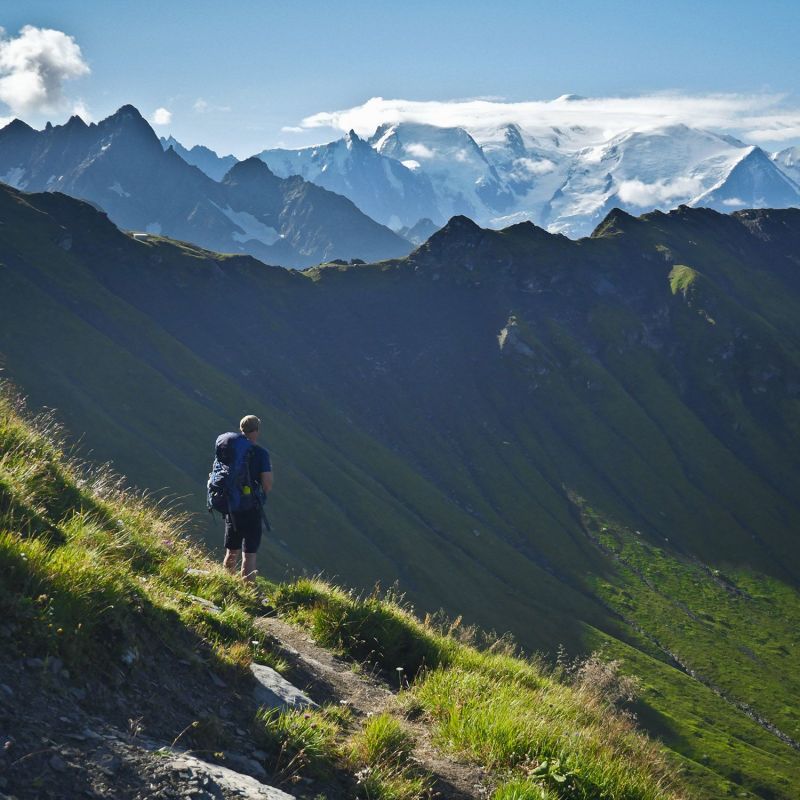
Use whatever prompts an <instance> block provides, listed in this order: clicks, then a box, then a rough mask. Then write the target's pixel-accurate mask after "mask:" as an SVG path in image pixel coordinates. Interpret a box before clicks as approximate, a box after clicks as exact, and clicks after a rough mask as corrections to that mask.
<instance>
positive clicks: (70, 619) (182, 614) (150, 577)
mask: <svg viewBox="0 0 800 800" xmlns="http://www.w3.org/2000/svg"><path fill="white" fill-rule="evenodd" d="M3 389H4V392H3V394H1V395H0V611H2V617H3V632H2V634H0V635H2V636H8V632H9V631H13V632H14V634H15V635H14V638H13V639H11V638H9V639H8V640H7V642H6V645H5V647H4V649H3V657H4V658H9V657H10V658H15V657H30V656H39V657H42V658H48V659H49V658H56V657H58V658H61V659H62V660H63V663H64V664H65V665H66V666H67V667H68V668H69V669H70V670H71V671H72V672H73V674H76V675H81V676H82V678H83V679H84V680H88V681H89V682H102V681H106V680H111V678H112V673H114V672H118V671H119V666H118V665H119V664H120V662H121V660H122V657H123V655H124V654H126V653H135V654H136V656H135V658H136V659H137V661H138V663H137V669H138V670H146V669H147V668H148V665H149V661H150V659H151V657H152V656H153V655H154V653H155V652H156V651H158V652H159V653H160V658H161V661H160V662H159V663H161V664H162V667H161V668H162V669H163V664H164V661H163V658H164V655H163V654H164V652H169V653H172V654H173V655H174V658H175V660H176V661H177V660H178V659H179V658H181V657H182V656H189V658H190V660H189V661H187V662H186V663H191V664H194V665H195V667H196V668H197V669H198V671H199V672H200V673H202V674H203V675H205V673H206V670H207V669H211V670H213V671H215V672H219V673H221V674H223V675H225V676H226V678H227V679H228V680H230V681H236V680H237V679H241V678H243V677H244V676H245V675H246V671H247V667H248V665H249V663H250V662H251V660H253V659H255V660H258V661H261V662H267V663H270V662H271V663H275V664H276V665H277V666H280V664H277V662H276V661H275V659H274V657H273V656H271V654H270V652H269V651H268V650H266V649H265V647H264V645H263V643H262V642H261V641H260V640H261V636H260V635H259V634H258V632H257V629H256V627H255V625H254V615H255V614H256V613H258V610H259V608H260V607H261V606H260V603H259V601H258V591H259V590H264V589H268V590H269V592H270V594H271V595H273V596H274V597H275V598H276V603H277V604H278V606H279V607H280V608H281V609H283V610H284V611H285V612H287V613H290V614H292V615H293V616H295V617H297V618H298V619H300V620H302V621H305V622H307V623H309V624H312V625H314V624H316V625H317V628H316V630H317V633H318V635H319V636H320V638H321V639H325V638H326V637H327V640H328V641H329V642H330V643H331V644H335V645H337V646H339V647H340V648H344V649H345V650H346V651H349V652H351V654H354V655H362V656H363V655H366V653H361V651H360V650H359V648H361V650H363V648H364V646H365V645H366V646H367V647H369V648H371V649H372V652H373V656H374V655H375V652H376V651H375V648H377V649H378V650H379V651H380V655H379V656H378V658H379V662H380V665H381V666H382V667H384V668H385V667H387V666H388V665H389V664H390V663H392V664H393V663H395V662H396V661H397V660H398V659H399V660H402V661H404V663H405V664H407V666H408V669H409V675H411V672H412V670H413V673H414V674H418V679H417V680H415V681H413V684H412V686H411V688H410V691H409V692H408V693H407V694H406V697H405V700H404V704H405V707H406V708H407V710H409V711H412V710H413V709H414V707H416V708H417V710H419V707H420V706H422V707H425V708H428V709H429V710H430V712H431V714H432V715H433V718H434V719H435V724H436V727H437V732H438V736H439V739H440V741H441V744H442V747H443V748H444V749H448V748H450V749H456V750H458V751H459V752H462V753H464V754H466V755H468V756H469V757H471V758H472V759H474V760H476V761H477V762H478V763H481V764H483V765H485V766H486V768H487V769H489V770H490V771H492V772H493V773H494V774H495V775H496V777H497V779H498V780H500V781H501V782H504V781H505V780H506V778H509V779H510V781H511V782H512V783H513V785H518V784H519V783H520V781H522V782H523V783H524V784H525V786H526V792H527V793H526V794H525V795H523V796H525V797H536V798H552V800H557V799H558V798H574V799H576V800H577V799H578V798H589V797H598V796H603V797H607V798H609V800H624V799H629V800H677V798H678V797H679V796H681V795H680V791H681V790H680V785H679V782H678V781H677V780H676V779H675V776H674V774H673V772H674V770H673V768H672V767H671V766H670V764H669V762H668V761H667V760H666V759H665V757H664V754H663V753H662V752H661V751H660V750H659V748H658V747H656V746H655V745H653V744H652V743H651V742H649V741H647V739H646V738H645V737H644V736H642V735H641V734H640V733H638V732H637V731H635V730H634V728H633V727H632V725H631V724H630V721H629V720H628V719H627V718H626V717H624V716H621V715H619V714H618V713H617V712H616V711H615V710H614V708H613V706H611V705H610V704H609V696H608V694H607V693H606V694H603V693H602V692H600V691H598V690H596V689H595V688H593V687H592V686H590V685H588V684H587V683H586V682H585V681H583V682H581V681H576V682H574V683H573V684H572V685H569V684H566V683H564V682H561V681H559V680H557V679H555V678H554V677H553V676H552V675H551V674H548V673H547V672H546V671H545V670H543V669H542V668H541V666H540V665H537V664H536V663H533V662H527V661H524V660H521V659H515V658H512V657H510V656H508V655H502V654H492V653H490V652H486V651H478V650H476V649H475V648H473V647H470V646H468V645H465V644H463V643H461V642H459V641H457V640H456V639H455V638H453V637H450V636H445V635H442V634H441V633H438V632H436V631H435V630H434V629H433V628H432V627H431V626H426V625H424V624H422V623H421V622H420V621H419V620H417V619H415V618H414V617H412V616H411V615H410V614H409V613H408V612H407V611H405V610H403V609H402V608H400V607H399V606H398V605H396V604H395V603H393V602H392V601H381V600H378V599H377V598H375V597H373V598H371V599H369V600H367V601H358V600H354V599H353V597H352V596H351V595H348V594H345V593H344V592H342V591H340V590H335V589H332V588H331V587H329V586H326V585H325V584H322V583H320V582H309V581H301V582H299V583H297V584H292V585H283V586H276V585H269V584H267V583H266V582H265V581H263V580H262V579H259V584H258V585H257V586H256V587H255V588H254V587H252V586H248V585H246V584H244V583H242V582H240V581H239V580H238V579H236V578H233V577H231V576H229V575H227V574H225V573H224V572H223V571H222V570H221V569H220V567H219V566H218V565H214V564H212V563H211V562H209V561H208V559H207V556H206V554H205V553H204V552H203V551H202V550H201V549H199V548H197V546H196V545H193V544H191V543H190V540H189V539H187V538H185V537H184V536H183V534H182V533H181V532H180V528H181V526H182V524H183V520H181V519H180V518H178V517H176V516H175V515H173V514H170V513H165V512H163V511H162V510H157V509H156V508H155V507H153V506H152V505H149V504H148V503H147V502H145V501H143V500H142V498H141V497H138V496H136V495H134V494H131V493H129V492H126V491H124V490H122V489H120V488H119V486H118V485H117V484H116V482H115V481H113V480H110V479H109V476H108V474H107V473H106V472H105V471H103V470H99V471H97V470H94V471H90V470H88V469H87V468H86V467H81V466H79V465H77V464H75V463H74V462H71V461H69V460H68V459H66V458H65V457H64V455H63V452H62V450H61V448H60V445H59V443H58V441H56V440H55V439H54V438H53V431H52V423H51V422H48V421H47V420H46V419H43V418H38V419H33V418H30V417H27V418H26V417H25V416H23V415H22V412H21V409H20V406H19V404H18V403H16V402H15V401H14V400H13V398H12V397H10V396H8V395H7V394H6V393H5V389H6V387H3ZM188 567H192V570H193V571H192V572H188V571H187V568H188ZM197 597H201V598H204V599H205V600H207V601H210V602H211V603H213V604H215V605H216V606H217V607H216V608H214V607H210V606H208V605H206V606H204V605H201V604H198V603H197V602H196V598H197ZM354 623H356V624H354ZM368 633H369V638H368V640H365V639H363V638H362V637H365V636H367V635H368ZM425 657H427V665H428V667H429V668H430V671H428V672H418V668H419V667H420V666H421V664H422V660H421V659H424V658H425ZM414 659H416V661H414ZM95 688H97V687H96V686H95ZM456 696H458V697H460V698H461V700H462V702H461V703H460V704H458V705H457V706H452V701H453V699H454V698H455V697H456ZM161 701H163V698H161ZM487 704H488V705H487ZM145 713H146V712H145ZM459 715H461V716H459ZM143 719H144V718H143ZM487 719H492V720H493V721H494V726H493V727H486V726H485V725H483V726H482V725H480V720H487ZM140 721H141V720H140ZM144 721H145V723H146V724H147V723H148V722H149V719H145V720H144ZM253 726H254V727H253V730H254V735H255V736H256V737H257V739H258V741H259V743H260V744H262V745H263V746H264V747H265V748H266V749H267V751H268V753H270V754H272V755H268V756H267V763H266V766H267V767H268V768H269V769H270V770H273V769H277V768H279V762H280V759H281V758H282V757H285V755H286V754H287V753H288V754H289V755H291V756H293V757H294V758H293V762H294V764H295V766H294V769H297V768H298V766H299V767H300V768H303V769H305V768H306V767H307V768H308V770H309V771H310V772H311V773H312V774H315V775H316V777H318V778H320V777H322V778H324V777H325V775H326V771H327V770H330V769H333V768H336V767H338V768H340V769H345V770H349V771H351V772H359V773H360V774H361V775H362V778H361V782H360V788H357V789H355V788H354V791H356V792H357V793H358V796H366V797H369V798H373V799H374V798H385V800H390V798H394V800H413V799H414V798H421V797H425V796H428V794H427V789H426V787H427V785H428V781H427V779H426V778H425V776H424V775H420V774H419V770H418V769H416V768H415V767H413V765H411V764H410V763H409V760H408V754H409V752H410V749H411V746H412V742H411V741H410V740H409V738H408V734H407V733H405V732H404V728H403V726H402V724H401V722H399V721H398V719H397V718H396V717H395V716H391V715H390V714H388V713H386V714H382V715H380V716H378V717H376V718H374V719H368V720H366V721H365V722H364V723H363V725H362V726H361V727H359V726H358V725H355V724H353V723H352V722H351V720H350V718H349V715H348V714H347V713H346V710H344V711H343V710H341V709H335V708H334V709H323V710H322V711H320V712H308V711H303V710H301V712H300V713H298V714H295V713H292V712H282V713H278V712H259V713H258V714H257V717H256V719H255V720H254V721H253ZM190 727H191V729H192V733H190V734H189V737H188V738H189V739H195V738H196V740H197V742H198V743H202V744H200V745H199V746H201V747H205V748H208V747H211V748H212V749H214V750H216V749H219V748H220V745H219V742H218V741H217V740H216V739H215V738H214V736H215V733H214V731H213V730H208V731H203V730H201V729H199V728H198V727H197V725H196V724H193V725H192V726H190ZM209 737H210V738H209ZM275 758H277V763H276V762H275V761H274V759H275ZM542 764H544V766H542ZM548 764H551V765H552V767H551V768H548V767H547V765H548ZM536 769H538V772H535V771H534V770H536ZM363 775H367V778H364V777H363ZM562 778H563V779H564V780H562ZM565 781H566V782H565ZM318 785H319V784H318ZM504 791H506V789H500V790H498V793H497V794H496V795H495V796H496V797H497V798H501V797H506V796H508V795H505V794H502V792H504Z"/></svg>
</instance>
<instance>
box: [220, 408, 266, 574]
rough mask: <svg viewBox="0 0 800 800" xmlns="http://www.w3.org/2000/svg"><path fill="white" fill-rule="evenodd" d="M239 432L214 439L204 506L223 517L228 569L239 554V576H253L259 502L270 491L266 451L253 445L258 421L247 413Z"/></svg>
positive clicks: (260, 513) (233, 567)
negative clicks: (212, 463) (212, 459)
mask: <svg viewBox="0 0 800 800" xmlns="http://www.w3.org/2000/svg"><path fill="white" fill-rule="evenodd" d="M239 430H240V431H241V434H236V433H223V434H222V435H221V436H219V437H218V438H217V442H216V448H215V449H216V452H215V455H216V458H215V460H214V465H213V467H212V471H211V475H209V481H208V507H209V510H212V509H216V510H218V511H220V512H222V514H223V515H224V518H225V558H224V559H223V562H222V563H223V565H224V567H225V569H227V570H228V572H232V573H234V574H235V573H236V572H237V569H238V564H239V556H240V554H241V555H242V567H241V574H242V578H244V580H246V581H252V580H254V579H255V577H256V553H257V552H258V547H259V545H260V544H261V519H262V517H264V516H265V515H264V508H263V504H264V501H265V500H266V497H267V494H268V493H269V492H270V491H271V490H272V464H271V462H270V458H269V453H268V452H267V451H266V450H265V449H264V448H263V447H259V446H258V445H257V444H256V440H257V439H258V435H259V433H260V430H261V420H260V419H259V418H258V417H256V416H253V415H252V414H248V415H247V416H246V417H243V418H242V421H241V422H240V423H239Z"/></svg>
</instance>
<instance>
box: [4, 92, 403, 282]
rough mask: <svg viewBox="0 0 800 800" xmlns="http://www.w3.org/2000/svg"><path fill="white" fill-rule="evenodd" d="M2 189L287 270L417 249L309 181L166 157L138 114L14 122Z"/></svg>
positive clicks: (251, 164) (250, 166)
mask: <svg viewBox="0 0 800 800" xmlns="http://www.w3.org/2000/svg"><path fill="white" fill-rule="evenodd" d="M181 150H182V152H184V151H183V149H182V148H181ZM193 152H194V154H195V155H198V152H199V153H200V154H204V155H205V156H207V158H205V160H203V159H201V160H200V162H199V163H201V164H202V165H203V166H204V167H205V168H206V169H209V168H210V164H211V162H212V161H214V159H216V156H213V155H212V156H210V155H209V153H206V152H205V151H203V150H200V151H198V150H197V148H194V149H193ZM218 161H219V159H217V162H218ZM217 162H215V163H217ZM222 162H223V163H226V161H225V159H222ZM217 174H218V173H217ZM0 180H3V181H4V182H6V183H8V184H10V185H12V186H15V187H18V188H23V189H26V190H28V191H50V192H63V193H65V194H69V195H71V196H73V197H77V198H80V199H84V200H88V201H89V202H91V203H93V204H94V205H96V206H97V207H99V208H101V209H102V210H103V211H105V212H106V213H107V214H108V215H109V218H110V219H111V220H113V221H114V222H115V223H116V224H117V225H119V226H120V227H123V228H127V229H131V230H137V231H141V232H147V233H151V234H153V235H160V234H163V235H168V236H171V237H173V238H177V239H184V240H187V241H190V242H194V243H196V244H199V245H201V246H204V247H209V248H213V249H215V250H218V251H222V252H232V253H249V254H251V255H254V256H256V257H258V258H260V259H262V260H263V261H266V262H269V263H275V264H280V265H282V266H291V267H302V266H307V265H310V264H317V263H319V262H321V261H327V260H330V259H345V260H347V259H352V258H360V259H371V260H375V259H381V258H388V257H392V256H399V255H404V254H405V253H407V252H408V251H409V250H410V248H411V245H410V244H409V242H408V241H406V240H405V239H403V238H401V237H400V236H398V235H397V234H395V233H393V232H392V231H391V230H389V229H388V228H385V227H384V226H382V225H379V224H378V223H377V222H375V221H373V220H372V219H370V218H369V217H367V216H366V215H365V214H363V213H362V212H361V211H359V210H358V209H357V208H356V207H355V205H354V204H353V203H352V202H351V201H350V200H348V199H346V198H345V197H342V196H341V195H337V194H334V193H332V192H329V191H326V190H325V189H322V188H320V187H319V186H316V185H315V184H312V183H309V182H307V181H304V180H303V179H302V178H299V177H290V178H286V179H284V178H279V177H277V176H275V175H274V174H273V173H272V172H271V171H270V170H269V169H268V168H267V167H266V166H265V165H264V163H263V162H261V161H259V160H257V159H248V160H246V161H243V162H241V163H234V164H233V165H232V166H231V168H230V169H229V170H228V171H227V172H226V173H225V174H224V175H223V176H222V178H221V180H219V181H218V180H214V179H212V178H211V177H209V176H208V175H207V174H206V173H205V172H203V171H202V170H201V169H198V168H197V167H195V166H192V165H191V164H189V163H187V162H186V161H185V160H184V159H183V158H181V157H180V156H179V155H178V153H177V152H176V151H175V150H174V149H173V148H172V147H171V146H170V147H168V149H167V150H164V148H163V147H162V144H161V142H160V141H159V139H158V137H157V136H156V135H155V133H154V132H153V130H152V128H151V127H150V126H149V124H148V123H147V122H146V121H145V120H144V118H143V117H142V116H141V115H140V114H139V112H138V111H137V110H136V109H135V108H134V107H133V106H123V107H122V108H120V109H119V111H117V112H116V113H115V114H113V115H112V116H110V117H108V118H106V119H104V120H102V121H101V122H99V123H97V124H95V123H92V124H91V125H87V124H86V123H85V122H83V120H82V119H81V118H80V117H78V116H74V117H72V118H71V119H70V120H69V122H67V123H66V124H65V125H60V126H52V125H49V124H48V126H47V127H46V128H45V129H44V130H42V131H36V130H34V129H33V128H31V127H30V126H28V125H26V124H25V123H24V122H22V121H20V120H14V121H13V122H11V123H10V124H9V125H7V126H6V127H5V128H3V129H2V130H0Z"/></svg>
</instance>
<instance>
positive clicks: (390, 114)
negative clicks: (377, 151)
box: [301, 92, 800, 142]
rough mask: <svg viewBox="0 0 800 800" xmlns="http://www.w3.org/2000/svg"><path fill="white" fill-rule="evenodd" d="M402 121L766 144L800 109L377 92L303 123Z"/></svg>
mask: <svg viewBox="0 0 800 800" xmlns="http://www.w3.org/2000/svg"><path fill="white" fill-rule="evenodd" d="M404 122H415V123H423V124H428V125H434V126H437V127H445V128H449V127H460V128H466V129H467V130H468V131H469V132H470V133H473V134H474V135H476V136H477V137H478V138H480V137H481V135H482V134H483V135H490V134H491V133H492V132H493V131H496V130H497V129H498V128H501V127H503V126H505V125H509V124H517V125H519V126H520V127H521V128H523V129H525V130H529V131H532V132H535V131H536V130H537V129H540V130H544V129H547V128H552V127H567V128H573V127H579V128H588V129H592V130H595V131H597V132H598V133H600V134H601V135H602V136H603V138H609V137H611V136H614V135H616V134H619V133H622V132H623V131H630V130H648V129H652V128H656V127H662V126H665V125H676V124H686V125H689V126H691V127H695V128H708V129H711V130H722V131H727V132H733V133H737V134H738V135H741V136H743V137H748V136H749V138H750V139H752V140H755V141H761V142H768V141H781V140H785V139H789V138H793V137H794V136H796V135H800V108H799V107H798V106H797V105H794V106H792V105H789V104H788V103H787V98H786V96H785V95H781V94H737V93H713V94H687V93H680V92H657V93H651V94H641V95H636V96H630V97H581V96H579V95H562V96H561V97H558V98H556V99H555V100H533V101H523V102H510V101H504V100H497V99H473V100H449V101H424V100H423V101H419V100H403V99H394V100H391V99H390V100H387V99H384V98H382V97H373V98H371V99H369V100H367V101H366V102H365V103H362V104H361V105H358V106H354V107H352V108H348V109H344V110H340V111H322V112H319V113H317V114H312V115H310V116H308V117H306V118H305V119H303V121H302V123H301V125H302V127H303V128H305V129H309V128H322V127H330V128H334V129H336V130H342V131H349V130H351V129H352V130H355V131H356V133H358V134H359V135H361V136H369V135H371V134H372V133H373V132H374V131H375V129H376V128H377V127H378V126H379V125H381V124H384V123H389V124H398V123H404Z"/></svg>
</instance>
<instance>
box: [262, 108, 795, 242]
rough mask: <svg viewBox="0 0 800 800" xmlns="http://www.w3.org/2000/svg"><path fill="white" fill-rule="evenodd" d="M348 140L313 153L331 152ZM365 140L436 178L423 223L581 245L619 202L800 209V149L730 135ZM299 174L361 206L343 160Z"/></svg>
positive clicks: (536, 134) (683, 132) (567, 131)
mask: <svg viewBox="0 0 800 800" xmlns="http://www.w3.org/2000/svg"><path fill="white" fill-rule="evenodd" d="M571 99H572V98H570V97H569V96H567V97H565V98H562V99H561V101H562V102H565V103H567V102H570V100H571ZM343 142H344V140H339V141H338V142H332V143H330V144H329V145H325V146H321V147H319V148H315V149H314V151H315V152H317V153H321V152H323V151H324V152H326V153H333V152H336V151H337V150H338V149H342V148H344V147H345V145H344V144H343ZM369 142H370V144H371V145H372V147H373V148H374V149H375V150H376V151H377V152H378V153H379V154H380V155H381V156H384V157H385V158H389V159H393V160H394V161H395V162H396V163H399V164H402V165H403V166H404V167H407V168H409V169H411V170H413V171H414V173H415V174H416V175H418V176H421V177H424V178H427V179H428V180H429V182H430V185H431V187H432V191H433V194H434V197H435V203H436V208H437V211H436V213H431V214H427V216H428V217H429V218H430V219H432V220H433V221H434V222H436V223H437V224H441V222H442V220H443V219H445V218H448V217H450V216H452V215H456V214H463V215H465V216H468V217H470V218H471V219H474V220H475V221H477V222H478V223H479V224H482V225H488V226H491V227H494V228H500V227H503V226H506V225H510V224H513V223H516V222H522V221H526V220H529V221H533V222H535V223H537V224H538V225H541V226H543V227H546V228H547V229H548V230H550V231H553V232H560V233H565V234H567V235H569V236H570V237H573V238H577V237H580V236H588V235H589V234H590V233H591V232H592V230H593V228H594V227H595V226H596V225H597V224H598V223H599V222H600V221H601V220H602V219H603V218H604V217H605V215H606V214H607V213H608V212H609V210H610V209H611V208H614V207H618V208H623V209H625V210H628V211H630V212H631V213H641V212H644V211H649V210H652V209H662V210H667V209H670V208H675V207H677V206H678V205H681V204H686V205H691V206H708V207H712V208H718V209H720V210H724V211H730V210H734V209H736V208H764V207H775V208H786V207H792V206H800V184H799V183H798V180H799V179H800V175H798V172H800V171H799V170H798V169H797V167H796V165H797V163H798V162H797V155H796V153H793V151H784V152H783V153H782V154H778V155H776V156H775V158H774V160H773V159H770V158H769V156H767V154H766V153H764V151H763V150H761V149H760V148H757V147H753V146H750V145H747V144H745V143H743V142H741V141H739V140H737V139H734V138H733V137H730V136H724V135H720V134H716V133H712V132H709V131H705V130H700V129H696V128H690V127H688V126H686V125H669V126H664V127H661V128H656V129H652V130H646V131H628V132H626V133H623V134H619V135H617V136H614V137H612V138H610V139H606V138H604V136H603V132H602V131H599V130H596V129H590V128H584V127H580V126H572V127H568V128H558V127H552V128H538V129H536V130H523V129H522V128H521V127H520V126H519V125H516V124H508V125H503V126H500V127H498V128H496V129H494V130H481V131H480V132H479V133H476V134H474V135H471V134H470V133H469V132H468V131H466V130H464V129H462V128H439V127H435V126H432V125H422V124H411V123H402V124H398V125H388V124H386V125H381V126H380V127H379V128H378V129H377V131H376V132H375V134H374V135H373V136H372V137H370V139H369ZM273 152H275V151H273ZM299 154H303V155H302V156H301V155H299ZM309 157H310V156H309V155H308V152H307V151H306V150H301V151H291V150H289V151H287V150H282V151H280V158H279V160H280V162H281V164H282V165H284V166H282V167H281V169H284V170H285V169H288V168H289V167H288V165H290V164H292V163H296V162H298V160H303V159H305V160H308V158H309ZM275 160H276V161H277V160H278V156H277V155H276V156H275ZM269 163H270V164H272V163H273V161H272V160H270V161H269ZM320 169H321V167H320ZM793 170H794V171H793ZM302 174H303V175H304V177H307V178H308V179H309V180H312V181H315V182H321V181H324V185H328V186H336V187H337V191H341V192H342V193H343V194H345V195H347V196H348V197H350V198H351V199H353V200H354V202H356V203H358V200H357V199H356V197H357V196H356V193H355V192H354V191H353V190H352V189H351V188H350V187H349V186H348V185H347V182H346V181H345V180H343V178H342V173H341V172H340V162H339V161H337V160H336V159H335V158H326V160H325V166H324V173H319V174H315V173H314V171H312V170H306V171H305V172H303V173H302ZM323 174H324V178H323V177H322V175H323ZM787 176H788V178H789V180H788V181H787V180H786V177H787ZM321 185H322V184H321ZM359 191H363V189H360V190H359ZM385 196H387V197H391V202H392V207H393V208H394V212H393V213H394V214H395V215H396V216H398V217H400V218H401V219H408V218H410V217H414V218H415V219H418V218H419V214H418V208H417V207H411V208H408V207H407V206H406V205H405V201H404V196H403V195H402V194H398V193H397V192H387V193H385ZM383 213H388V212H383ZM381 219H384V218H383V217H382V218H381ZM406 224H407V225H411V224H412V223H410V222H409V223H406Z"/></svg>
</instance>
